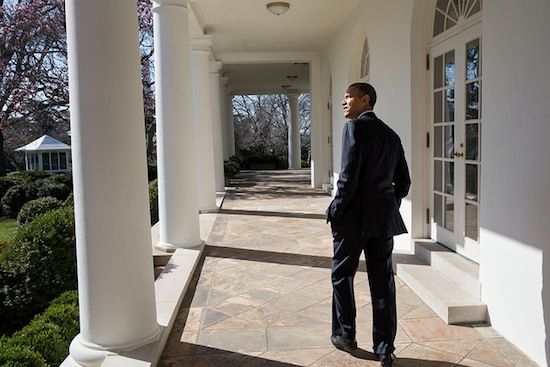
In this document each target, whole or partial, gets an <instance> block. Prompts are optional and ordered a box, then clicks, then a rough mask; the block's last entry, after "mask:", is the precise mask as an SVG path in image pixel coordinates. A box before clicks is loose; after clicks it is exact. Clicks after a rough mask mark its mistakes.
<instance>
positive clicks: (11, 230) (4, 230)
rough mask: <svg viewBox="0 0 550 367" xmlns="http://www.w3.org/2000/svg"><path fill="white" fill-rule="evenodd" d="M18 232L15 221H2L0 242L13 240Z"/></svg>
mask: <svg viewBox="0 0 550 367" xmlns="http://www.w3.org/2000/svg"><path fill="white" fill-rule="evenodd" d="M16 231H17V222H16V221H15V219H8V218H3V219H0V240H11V239H12V238H13V235H14V234H15V232H16Z"/></svg>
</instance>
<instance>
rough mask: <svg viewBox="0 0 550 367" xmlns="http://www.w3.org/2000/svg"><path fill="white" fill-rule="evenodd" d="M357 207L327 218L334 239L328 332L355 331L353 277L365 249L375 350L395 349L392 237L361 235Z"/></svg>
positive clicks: (350, 334) (344, 333)
mask: <svg viewBox="0 0 550 367" xmlns="http://www.w3.org/2000/svg"><path fill="white" fill-rule="evenodd" d="M361 218H362V213H361V208H360V207H350V208H349V209H348V210H347V212H346V213H345V215H344V216H343V218H341V219H339V220H333V221H332V222H331V228H332V236H333V241H334V256H333V259H332V286H333V297H332V334H333V335H340V336H342V337H344V338H346V339H350V340H354V339H355V334H356V326H355V316H356V306H355V293H354V286H353V281H354V277H355V273H356V272H357V268H358V265H359V258H360V256H361V253H362V252H364V253H365V258H366V264H367V274H368V278H369V286H370V293H371V301H372V312H373V325H372V337H373V343H374V345H373V349H374V353H375V354H389V353H392V352H393V351H394V350H395V347H394V340H395V334H396V331H397V312H396V298H395V282H394V277H393V268H392V256H391V255H392V251H393V237H389V238H374V237H365V236H363V233H362V225H361V220H362V219H361Z"/></svg>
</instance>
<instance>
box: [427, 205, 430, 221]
mask: <svg viewBox="0 0 550 367" xmlns="http://www.w3.org/2000/svg"><path fill="white" fill-rule="evenodd" d="M426 224H430V208H426Z"/></svg>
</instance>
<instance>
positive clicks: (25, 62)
mask: <svg viewBox="0 0 550 367" xmlns="http://www.w3.org/2000/svg"><path fill="white" fill-rule="evenodd" d="M0 1H1V2H0V5H1V6H0V73H1V74H0V176H3V175H5V165H4V162H5V157H4V133H5V131H6V129H7V128H9V126H10V124H12V123H15V122H20V121H27V122H28V123H30V124H36V125H35V126H41V127H42V128H43V129H44V130H45V131H48V129H50V128H52V127H53V126H54V125H55V124H57V123H59V122H65V121H67V108H68V87H67V79H68V77H67V46H66V32H65V11H64V3H63V1H62V0H20V1H16V0H3V1H2V0H0ZM22 133H23V134H20V135H24V134H25V133H26V131H25V130H23V131H22Z"/></svg>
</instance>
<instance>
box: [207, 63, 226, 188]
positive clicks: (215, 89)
mask: <svg viewBox="0 0 550 367" xmlns="http://www.w3.org/2000/svg"><path fill="white" fill-rule="evenodd" d="M221 68H222V63H221V62H211V63H210V94H211V95H212V101H211V104H210V106H211V108H212V127H213V132H214V171H215V177H216V192H224V191H225V178H224V172H223V137H222V114H221V108H222V105H221V98H220V93H221V89H220V70H221Z"/></svg>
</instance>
